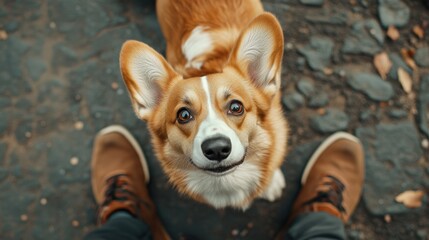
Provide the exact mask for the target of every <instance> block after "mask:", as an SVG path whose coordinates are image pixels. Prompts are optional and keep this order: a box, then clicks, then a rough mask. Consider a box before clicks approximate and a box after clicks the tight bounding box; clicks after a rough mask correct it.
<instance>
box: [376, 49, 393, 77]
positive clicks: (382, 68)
mask: <svg viewBox="0 0 429 240" xmlns="http://www.w3.org/2000/svg"><path fill="white" fill-rule="evenodd" d="M374 66H375V68H376V69H377V71H378V74H380V76H381V78H382V79H386V76H387V73H389V71H390V69H391V68H392V62H391V61H390V59H389V56H388V55H387V53H386V52H382V53H379V54H377V55H375V57H374Z"/></svg>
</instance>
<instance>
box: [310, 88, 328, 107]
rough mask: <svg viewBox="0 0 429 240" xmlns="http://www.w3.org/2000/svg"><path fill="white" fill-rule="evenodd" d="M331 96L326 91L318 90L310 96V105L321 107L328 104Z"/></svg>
mask: <svg viewBox="0 0 429 240" xmlns="http://www.w3.org/2000/svg"><path fill="white" fill-rule="evenodd" d="M328 103H329V97H328V94H326V93H325V92H320V91H319V92H317V93H315V94H313V95H312V96H311V97H310V100H309V101H308V106H309V107H311V108H320V107H324V106H326V105H328Z"/></svg>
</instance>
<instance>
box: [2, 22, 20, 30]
mask: <svg viewBox="0 0 429 240" xmlns="http://www.w3.org/2000/svg"><path fill="white" fill-rule="evenodd" d="M18 28H19V23H18V22H15V21H13V22H8V23H6V24H5V25H4V29H5V30H6V31H7V32H15V31H16V30H18Z"/></svg>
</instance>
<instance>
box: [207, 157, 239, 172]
mask: <svg viewBox="0 0 429 240" xmlns="http://www.w3.org/2000/svg"><path fill="white" fill-rule="evenodd" d="M243 162H244V157H243V159H241V160H240V161H239V162H236V163H234V164H231V165H229V166H220V167H216V168H204V169H203V170H204V171H207V172H211V173H216V174H219V173H226V172H227V171H229V170H231V169H233V168H235V167H237V166H239V165H241V164H242V163H243Z"/></svg>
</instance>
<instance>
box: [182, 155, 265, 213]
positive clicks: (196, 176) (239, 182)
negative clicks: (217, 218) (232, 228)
mask: <svg viewBox="0 0 429 240" xmlns="http://www.w3.org/2000/svg"><path fill="white" fill-rule="evenodd" d="M260 177H261V173H260V171H259V169H258V167H257V166H255V165H253V164H249V163H246V162H244V163H243V164H241V165H240V166H238V168H237V169H236V170H235V171H234V172H232V173H230V174H227V175H225V176H214V175H210V174H208V173H205V172H203V171H201V170H196V171H190V172H188V173H187V183H188V189H189V190H190V191H192V192H195V193H197V194H199V195H201V196H202V197H203V198H204V199H205V200H206V201H207V202H208V203H209V204H210V205H212V206H213V207H215V208H224V207H227V206H240V207H242V208H243V209H246V208H247V206H243V202H244V201H246V199H247V198H248V197H249V193H251V192H253V191H254V190H255V189H256V187H257V185H258V183H259V180H260Z"/></svg>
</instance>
